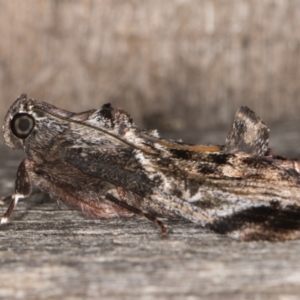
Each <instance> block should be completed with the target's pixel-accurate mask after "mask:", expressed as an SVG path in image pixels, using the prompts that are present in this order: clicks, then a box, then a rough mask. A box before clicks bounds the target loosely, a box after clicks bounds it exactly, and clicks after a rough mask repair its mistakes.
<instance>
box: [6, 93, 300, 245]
mask: <svg viewBox="0 0 300 300" xmlns="http://www.w3.org/2000/svg"><path fill="white" fill-rule="evenodd" d="M3 134H4V141H5V143H6V144H7V145H8V146H9V147H10V148H12V149H23V150H24V151H25V153H26V155H27V158H26V159H24V160H23V161H22V162H21V164H20V166H19V168H18V172H17V177H16V183H15V192H14V194H13V195H11V196H10V198H11V203H10V205H9V208H8V210H7V211H6V213H5V214H4V216H3V217H2V219H1V223H6V222H7V221H8V219H9V217H10V216H11V214H12V212H13V209H14V208H15V206H16V204H17V202H18V200H19V199H21V198H26V197H29V196H30V194H31V191H32V186H33V185H35V186H37V187H38V188H39V189H40V190H42V191H43V192H46V193H48V194H49V195H50V196H51V197H52V198H55V199H58V200H59V201H61V202H62V203H64V204H66V205H69V206H72V207H74V208H76V209H78V210H80V211H82V212H84V213H86V214H88V215H91V216H94V217H99V218H111V217H116V216H122V217H129V216H132V215H133V214H138V215H140V216H143V217H146V218H148V219H149V220H151V221H153V222H155V223H156V224H157V225H158V226H159V227H160V228H161V233H162V235H165V234H166V232H167V229H166V227H165V225H164V223H163V222H162V220H161V218H178V217H182V218H185V219H188V220H190V221H192V222H194V223H197V224H200V225H201V226H204V227H207V228H209V229H211V230H214V231H215V232H218V233H222V234H227V235H229V236H231V237H234V238H237V239H240V240H260V239H262V240H287V239H295V238H298V237H299V232H300V231H299V229H300V223H299V220H300V193H299V192H300V173H299V172H300V161H299V160H292V159H286V158H284V157H280V156H276V155H275V154H274V153H273V152H272V151H271V150H270V149H269V148H268V143H269V129H268V127H267V125H266V124H265V123H264V122H263V121H262V120H261V119H260V118H259V117H257V116H256V115H255V113H254V112H253V111H251V110H250V109H249V108H247V107H245V106H243V107H241V108H240V109H239V110H238V111H237V113H236V116H235V119H234V122H233V125H232V127H231V129H230V131H229V133H228V136H227V138H226V140H225V143H224V145H220V146H204V145H191V144H186V143H183V142H180V141H174V140H167V139H162V138H160V137H159V135H158V133H157V132H156V131H155V130H152V131H147V130H141V129H139V128H138V127H137V126H136V125H135V124H134V122H133V120H132V119H131V117H130V115H129V114H128V113H126V112H125V111H123V110H122V109H118V108H113V107H112V106H111V105H110V104H105V105H103V106H102V108H101V109H98V110H90V111H86V112H82V113H72V112H69V111H66V110H62V109H59V108H56V107H54V106H52V105H50V104H48V103H45V102H38V101H36V100H33V99H28V98H27V96H26V95H21V96H20V97H19V98H18V99H17V100H16V101H15V102H14V103H13V104H12V106H11V107H10V109H9V110H8V112H7V115H6V117H5V123H4V126H3Z"/></svg>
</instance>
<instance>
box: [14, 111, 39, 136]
mask: <svg viewBox="0 0 300 300" xmlns="http://www.w3.org/2000/svg"><path fill="white" fill-rule="evenodd" d="M10 124H11V131H12V132H13V134H14V135H15V136H16V137H18V138H20V139H25V138H27V137H28V136H29V134H30V133H31V131H32V129H33V127H34V119H33V117H32V116H31V115H28V114H17V115H15V116H14V117H13V119H12V120H11V123H10Z"/></svg>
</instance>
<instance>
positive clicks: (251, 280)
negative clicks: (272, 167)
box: [0, 144, 300, 300]
mask: <svg viewBox="0 0 300 300" xmlns="http://www.w3.org/2000/svg"><path fill="white" fill-rule="evenodd" d="M0 153H1V167H0V192H1V195H7V194H9V193H11V192H12V190H13V184H14V176H15V173H16V170H17V166H18V164H19V162H20V161H21V159H22V155H21V153H20V152H16V151H12V150H10V149H8V148H7V147H5V146H4V145H3V144H0ZM0 209H1V212H2V213H4V211H5V209H6V207H4V206H0ZM166 224H167V226H168V228H169V231H170V232H169V235H168V236H167V237H166V238H163V239H162V238H161V237H160V235H159V230H158V229H157V228H156V227H155V226H154V225H152V224H151V223H150V222H148V221H147V220H144V219H141V218H139V217H134V218H130V219H122V218H116V219H111V220H96V219H89V218H86V217H83V216H82V215H81V214H80V213H78V212H76V211H73V210H68V209H64V208H63V207H61V206H59V205H57V204H56V202H55V201H53V200H51V199H49V198H48V197H47V196H45V195H43V194H36V195H34V196H32V197H30V199H28V200H26V201H21V202H20V203H19V205H18V206H17V209H16V211H15V213H14V215H13V219H12V220H11V222H10V223H9V224H5V225H2V226H1V227H0V262H1V268H0V270H1V272H0V299H189V300H192V299H280V300H283V299H284V300H285V299H299V298H298V296H299V295H300V259H299V252H300V241H289V242H285V243H270V242H248V243H247V242H239V241H235V240H232V239H230V238H228V237H225V236H221V235H217V234H214V233H212V232H210V231H208V230H205V229H202V228H201V227H199V226H196V225H194V224H191V223H189V222H186V221H183V220H178V221H167V222H166Z"/></svg>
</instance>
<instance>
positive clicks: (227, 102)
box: [0, 0, 300, 138]
mask: <svg viewBox="0 0 300 300" xmlns="http://www.w3.org/2000/svg"><path fill="white" fill-rule="evenodd" d="M299 29H300V1H299V0H295V1H281V0H264V1H260V0H239V1H236V0H226V1H222V0H219V1H217V0H215V1H214V0H164V1H161V0H151V1H148V0H126V1H112V0H102V1H96V0H89V1H78V0H72V1H71V0H59V1H47V0H46V1H39V0H27V1H23V0H14V1H6V0H0V41H1V43H0V91H1V94H0V97H1V100H0V103H1V104H0V117H1V119H3V116H4V114H5V112H6V111H7V109H8V107H9V105H10V104H11V102H12V101H13V100H14V99H15V98H17V97H18V96H19V95H20V94H21V93H27V94H28V95H29V96H30V97H33V98H35V99H38V100H41V101H46V102H50V103H52V104H54V105H57V106H60V107H62V108H65V109H69V110H73V111H81V110H86V109H89V108H95V107H100V106H101V105H102V104H103V103H106V102H111V103H113V104H114V105H115V106H120V107H123V108H124V109H126V110H127V111H129V112H130V113H131V115H132V116H133V117H134V119H135V121H136V122H137V123H138V124H139V125H140V126H143V127H150V128H158V129H160V130H162V131H163V132H164V131H166V132H167V131H170V130H176V131H177V132H186V134H187V135H188V134H189V132H190V131H192V130H193V131H194V132H196V133H197V130H203V129H206V130H207V129H211V128H220V127H223V126H224V125H226V129H227V128H228V126H229V124H230V123H231V120H232V118H233V115H234V113H235V111H236V109H237V108H238V107H239V106H240V105H248V106H249V107H251V108H252V109H253V110H254V111H256V112H257V114H258V115H260V116H261V117H262V118H263V119H264V120H265V121H267V123H268V124H270V123H278V122H279V123H280V122H282V121H286V120H287V119H288V120H289V121H295V122H297V124H298V125H299V124H300V121H299V120H300V118H299V111H300V84H299V78H300V35H299ZM193 138H194V137H193Z"/></svg>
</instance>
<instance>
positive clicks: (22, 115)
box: [3, 94, 35, 149]
mask: <svg viewBox="0 0 300 300" xmlns="http://www.w3.org/2000/svg"><path fill="white" fill-rule="evenodd" d="M33 103H34V101H33V100H30V99H29V100H28V99H27V96H26V95H24V94H23V95H21V96H20V97H19V98H18V99H17V100H16V101H15V102H14V103H13V104H12V106H11V107H10V109H9V110H8V112H7V114H6V117H5V123H4V125H3V135H4V141H5V143H6V144H7V145H8V146H9V147H10V148H12V149H21V148H23V145H24V141H25V140H26V138H28V137H29V136H30V134H31V133H32V131H33V129H34V127H35V120H34V117H33V116H32V114H31V107H32V105H33Z"/></svg>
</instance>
